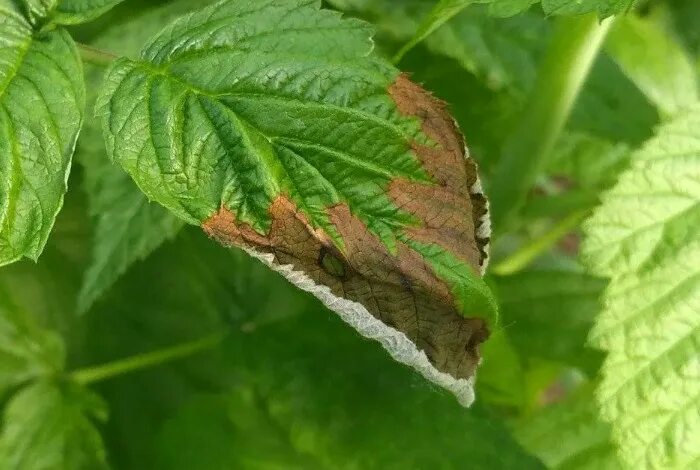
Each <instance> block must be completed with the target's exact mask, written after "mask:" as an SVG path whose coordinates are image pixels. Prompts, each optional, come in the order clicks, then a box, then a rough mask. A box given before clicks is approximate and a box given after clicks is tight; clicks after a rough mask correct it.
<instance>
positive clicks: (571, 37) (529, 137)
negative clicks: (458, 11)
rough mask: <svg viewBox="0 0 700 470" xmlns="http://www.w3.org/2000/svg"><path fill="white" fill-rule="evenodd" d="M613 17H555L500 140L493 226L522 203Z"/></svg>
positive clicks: (502, 222)
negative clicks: (515, 118)
mask: <svg viewBox="0 0 700 470" xmlns="http://www.w3.org/2000/svg"><path fill="white" fill-rule="evenodd" d="M611 25H612V19H607V20H604V21H603V22H599V20H598V18H597V16H596V15H595V14H590V15H585V16H579V17H563V18H560V19H559V20H558V22H557V24H556V26H555V31H554V34H553V36H552V40H551V43H550V47H549V49H548V50H547V53H546V54H545V57H544V59H543V61H542V63H541V65H540V68H539V72H538V76H537V81H536V83H535V86H534V89H533V91H532V93H531V94H530V97H529V99H528V102H527V104H526V106H525V108H524V111H523V113H522V116H521V118H520V120H519V122H518V124H517V126H516V128H515V129H514V131H513V132H512V133H511V135H510V137H508V138H507V139H506V141H505V144H504V146H503V151H502V154H501V161H500V163H499V166H498V168H497V170H496V173H495V175H494V178H493V180H492V184H491V187H490V190H489V194H490V198H491V207H492V222H493V224H494V225H495V226H496V229H497V230H500V231H501V233H502V232H503V226H504V225H507V223H508V222H509V219H510V218H511V217H512V216H513V215H514V214H515V213H516V212H517V211H518V210H519V209H520V208H521V207H522V205H523V203H524V201H525V199H526V197H527V194H528V192H529V191H530V189H531V188H532V187H533V185H534V184H535V181H536V178H537V176H538V175H539V174H540V172H541V171H542V169H543V168H544V167H545V165H546V163H547V160H548V158H549V156H550V154H551V152H552V148H553V147H554V144H555V143H556V141H557V139H558V138H559V136H560V134H561V132H562V130H563V129H564V126H565V124H566V122H567V120H568V119H569V115H570V114H571V110H572V108H573V105H574V103H575V102H576V98H577V97H578V95H579V93H580V91H581V88H582V86H583V84H584V82H585V80H586V77H587V76H588V74H589V72H590V69H591V66H592V65H593V62H594V60H595V58H596V56H597V55H598V52H599V50H600V48H601V46H602V44H603V41H604V39H605V36H606V34H607V33H608V30H609V29H610V26H611Z"/></svg>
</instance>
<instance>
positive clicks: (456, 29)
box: [331, 0, 549, 140]
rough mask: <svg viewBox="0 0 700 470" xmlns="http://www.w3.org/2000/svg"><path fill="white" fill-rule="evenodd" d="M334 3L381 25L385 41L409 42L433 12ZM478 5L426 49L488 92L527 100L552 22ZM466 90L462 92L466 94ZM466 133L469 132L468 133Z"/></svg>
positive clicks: (418, 3)
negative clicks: (466, 73)
mask: <svg viewBox="0 0 700 470" xmlns="http://www.w3.org/2000/svg"><path fill="white" fill-rule="evenodd" d="M331 3H333V4H334V5H336V6H337V7H338V8H342V9H349V10H350V11H351V12H352V13H353V14H356V15H357V14H359V15H361V16H362V17H363V18H365V19H367V20H369V21H371V22H373V23H375V24H377V27H378V29H379V32H380V33H383V35H384V36H386V37H387V41H384V42H389V40H392V41H400V42H406V41H409V40H410V39H411V37H412V35H413V34H414V31H415V30H416V29H417V28H419V27H420V23H419V22H420V20H421V19H422V18H423V17H425V16H426V15H428V14H429V11H430V9H429V6H430V4H429V2H425V1H422V0H407V1H403V2H400V3H397V2H394V1H392V0H373V1H367V0H357V1H354V2H342V1H339V0H333V1H332V2H331ZM476 3H477V2H474V5H471V6H470V7H469V8H465V9H463V10H462V11H461V12H459V13H458V14H456V15H455V16H454V17H453V18H451V19H450V20H449V21H448V22H447V23H445V24H443V25H442V26H441V27H439V28H437V29H436V30H435V31H434V33H433V34H431V35H430V36H429V37H427V38H425V46H426V47H427V48H428V49H429V50H430V51H431V52H433V53H434V54H436V55H440V56H446V57H451V58H453V59H455V60H456V61H457V62H459V64H460V65H461V66H462V67H464V68H465V69H466V70H468V71H470V72H472V73H474V74H475V75H477V76H478V77H479V78H481V79H482V80H483V82H484V84H485V85H486V86H488V87H489V88H492V89H494V90H501V89H504V90H506V91H508V92H511V93H512V94H514V95H516V96H518V97H519V98H522V95H523V94H524V92H525V91H527V90H528V89H529V88H530V87H531V85H532V82H533V81H534V78H535V74H536V71H537V62H538V61H539V57H540V56H541V54H542V53H543V51H544V46H545V45H546V42H547V39H548V37H549V25H548V22H547V21H545V19H544V17H543V16H542V15H541V14H537V13H535V12H528V13H525V14H523V15H519V16H517V17H513V18H505V19H504V18H493V17H491V16H490V14H489V8H488V6H486V5H478V4H476ZM493 5H494V4H491V5H489V6H493ZM414 55H416V51H412V53H411V54H409V55H408V56H406V57H405V58H404V59H403V60H402V62H401V63H402V66H405V65H408V64H410V63H411V59H412V57H411V56H414ZM426 60H435V58H432V57H431V58H430V59H426ZM418 65H419V66H420V67H419V68H416V67H414V69H415V70H413V71H414V72H415V73H416V74H422V73H430V72H431V71H432V69H433V67H425V63H418ZM438 72H439V71H438ZM465 88H466V87H465ZM465 91H466V89H461V90H460V92H462V93H464V92H465ZM510 101H511V106H514V105H517V104H519V103H518V102H516V103H512V98H511V99H510ZM450 104H452V105H453V109H454V112H456V113H459V112H461V111H462V110H461V109H460V108H461V107H458V106H456V104H455V102H454V101H450ZM465 130H466V131H469V129H468V128H467V129H465ZM467 137H469V135H468V136H467ZM470 140H471V139H470Z"/></svg>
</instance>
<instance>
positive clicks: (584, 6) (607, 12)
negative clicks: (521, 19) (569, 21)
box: [542, 0, 638, 18]
mask: <svg viewBox="0 0 700 470" xmlns="http://www.w3.org/2000/svg"><path fill="white" fill-rule="evenodd" d="M636 3H638V0H585V1H581V0H542V9H543V10H544V12H545V13H546V14H548V15H582V14H584V13H591V12H595V13H598V15H599V16H600V17H601V18H607V17H608V16H612V15H617V14H620V13H626V12H628V11H630V10H631V9H632V7H634V6H635V4H636Z"/></svg>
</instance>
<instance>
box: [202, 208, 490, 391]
mask: <svg viewBox="0 0 700 470" xmlns="http://www.w3.org/2000/svg"><path fill="white" fill-rule="evenodd" d="M269 211H270V219H271V224H270V229H269V231H268V233H267V234H265V235H260V234H258V233H257V232H251V231H252V229H251V228H250V226H248V225H247V224H242V223H237V222H236V220H235V216H234V214H233V213H232V212H230V211H229V210H227V209H225V208H222V209H220V210H219V211H218V212H217V213H216V214H215V215H213V216H212V217H211V218H209V219H208V220H207V221H205V222H204V224H203V228H204V230H205V231H206V233H207V234H209V235H210V236H211V237H213V238H215V239H216V240H217V241H219V242H220V243H222V244H224V245H226V246H239V247H247V248H252V249H254V250H256V251H259V252H262V253H271V254H273V255H274V258H275V262H276V263H278V264H280V265H288V264H290V265H292V266H294V268H295V270H298V271H302V272H304V273H305V274H306V275H307V276H309V277H310V278H311V279H312V280H314V282H316V283H318V284H323V285H326V286H328V287H329V288H330V289H331V291H332V292H333V293H334V294H335V295H337V296H339V297H343V298H345V299H348V300H351V301H354V302H358V303H361V304H362V305H364V306H365V308H367V310H368V311H369V312H370V313H371V314H372V315H374V316H375V317H376V318H378V319H380V320H381V321H382V322H384V323H385V324H387V325H389V326H391V327H393V328H396V329H397V330H399V331H402V332H403V333H405V334H406V335H407V336H408V337H409V338H410V339H411V340H412V341H414V342H415V344H416V346H417V347H418V348H419V349H421V350H423V351H425V353H426V355H427V356H428V358H429V360H430V361H431V362H432V363H433V365H435V367H436V368H438V369H439V370H441V371H443V372H446V373H449V374H451V375H452V376H454V377H458V378H467V377H470V376H471V375H473V373H474V370H475V368H476V366H477V364H478V361H479V344H480V343H481V342H482V341H483V340H484V339H485V338H486V337H487V336H488V329H487V328H486V325H485V323H484V322H483V321H482V320H479V319H469V318H464V317H462V316H461V315H460V314H459V313H458V311H457V308H456V305H455V302H454V299H453V297H452V295H451V293H450V291H449V288H448V287H447V285H446V284H445V283H444V282H443V281H442V280H440V279H438V278H437V276H436V275H435V273H434V272H433V271H432V269H431V268H430V267H429V266H428V265H427V264H426V263H425V261H424V260H423V258H422V257H421V255H419V254H418V253H417V252H415V251H414V250H412V249H410V248H409V247H408V246H406V245H405V244H403V243H400V242H399V243H398V245H397V252H396V254H392V253H390V252H389V251H388V249H387V248H386V246H384V244H383V243H382V242H381V241H380V240H379V239H378V238H377V237H376V236H375V235H373V234H372V233H371V232H370V231H369V230H368V229H367V227H366V226H365V224H364V223H363V222H362V221H361V220H360V219H359V218H357V217H356V216H354V215H353V214H352V213H351V211H350V209H349V208H348V206H347V205H345V204H338V205H335V206H332V207H330V208H329V209H328V215H329V218H330V220H331V222H332V223H333V225H334V226H335V227H336V228H337V230H338V233H339V234H340V236H341V237H342V239H343V242H344V249H343V250H342V251H341V250H339V249H338V248H336V247H335V246H334V245H333V243H332V242H331V241H330V239H329V238H328V237H327V236H326V235H325V234H324V233H323V232H322V231H321V230H318V229H314V228H313V227H312V226H311V224H309V222H308V220H307V219H306V217H305V216H304V215H303V214H301V213H300V212H299V211H298V209H297V208H296V207H295V205H294V203H293V202H292V201H291V200H289V198H287V197H286V196H283V195H282V196H279V197H278V198H277V199H275V201H274V202H273V203H272V205H271V206H270V210H269ZM324 256H332V257H334V258H335V260H334V263H333V266H338V265H336V264H335V261H337V262H338V263H340V266H342V269H340V270H336V269H328V266H327V265H325V266H324V263H323V262H322V259H323V257H324Z"/></svg>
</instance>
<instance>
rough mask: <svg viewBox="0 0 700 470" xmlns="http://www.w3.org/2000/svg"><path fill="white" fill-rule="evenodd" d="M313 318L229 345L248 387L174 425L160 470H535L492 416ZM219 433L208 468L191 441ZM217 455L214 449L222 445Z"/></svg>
mask: <svg viewBox="0 0 700 470" xmlns="http://www.w3.org/2000/svg"><path fill="white" fill-rule="evenodd" d="M318 315H319V312H318V311H315V312H309V313H307V314H305V315H303V316H300V317H296V318H294V319H292V320H289V321H286V322H280V323H277V324H275V325H270V326H269V327H268V328H265V329H264V330H260V331H256V332H254V333H250V334H241V335H237V336H236V337H235V338H233V339H232V341H230V342H229V348H230V354H231V362H232V363H233V364H234V367H235V368H236V369H237V370H239V371H241V372H243V376H242V377H241V379H242V380H241V381H240V382H239V383H243V384H244V385H238V386H234V388H233V390H232V391H231V392H229V393H228V395H227V397H228V398H227V399H225V400H223V399H220V398H219V399H217V398H216V397H214V398H213V399H210V400H208V406H206V408H208V411H207V414H206V415H204V414H198V413H197V414H195V413H194V411H195V410H196V409H202V407H203V405H202V403H203V402H204V400H206V399H205V398H204V397H200V398H199V399H198V400H197V401H195V403H193V404H192V405H191V406H188V407H186V408H184V409H183V410H182V412H181V414H179V415H178V416H176V417H175V419H173V420H172V421H170V422H169V423H168V424H167V425H166V426H165V427H164V429H163V434H162V435H161V436H160V439H159V441H160V446H159V449H160V453H161V456H160V463H161V465H160V466H157V467H156V468H163V469H166V468H168V469H170V468H173V469H178V468H183V469H184V468H216V467H222V468H229V467H231V468H263V469H267V468H277V467H276V466H275V464H279V461H280V460H281V459H284V458H289V459H290V464H291V466H292V468H294V464H296V465H297V466H301V468H326V469H356V468H368V469H370V468H371V469H374V468H377V469H379V468H407V469H409V468H410V469H412V468H443V469H458V468H464V467H465V466H467V467H469V468H487V467H488V468H494V469H499V468H504V469H505V468H518V469H529V468H541V465H540V464H539V462H537V461H536V460H535V459H533V458H531V457H529V456H527V455H526V454H524V453H523V452H522V451H521V450H520V449H519V448H518V446H517V445H515V443H514V442H513V440H512V438H511V437H510V436H509V435H508V434H507V433H506V432H505V429H504V428H503V427H502V425H501V424H500V423H498V422H497V421H495V420H494V418H493V417H492V416H491V415H490V414H489V413H488V412H485V411H484V410H483V409H482V408H479V407H475V408H474V409H472V410H469V412H458V411H457V409H454V408H453V407H454V406H455V405H454V404H453V403H452V401H451V400H450V399H449V397H447V396H445V395H444V394H440V393H436V391H435V390H431V389H430V388H429V387H426V385H425V384H421V383H417V382H416V381H415V377H414V376H413V375H412V374H411V373H410V372H409V371H408V370H407V369H405V368H402V367H400V366H398V365H397V364H392V363H391V362H390V361H389V360H388V359H387V358H386V357H385V356H384V355H383V354H382V353H381V351H380V349H379V348H378V347H366V346H367V345H366V344H363V342H362V341H361V340H360V339H359V338H357V337H356V336H355V335H352V334H349V332H348V331H345V330H344V328H343V327H342V325H341V324H340V322H339V321H338V320H337V319H334V318H325V315H323V314H321V315H322V316H321V317H318ZM288 338H295V340H294V341H293V342H290V341H289V340H288ZM329 357H333V360H331V361H329V360H328V358H329ZM335 361H338V362H337V363H336V362H335ZM338 364H343V366H342V367H339V366H338ZM216 410H218V411H216ZM397 422H399V423H402V426H401V432H397V431H396V423H397ZM221 430H226V431H227V432H228V433H229V435H231V440H230V441H229V442H228V444H229V447H228V449H227V450H225V451H224V450H223V449H222V452H220V453H218V454H217V455H216V456H217V457H220V458H221V460H217V461H216V464H214V463H213V462H212V458H213V457H212V455H211V452H209V451H208V450H207V448H206V447H202V446H201V445H199V442H201V440H200V439H199V438H198V437H197V435H200V436H201V435H202V434H204V435H207V434H216V433H217V432H220V431H221ZM251 430H253V431H252V432H251ZM253 435H264V436H267V438H266V439H263V440H261V439H251V437H252V436H253ZM173 442H176V443H177V445H172V443H173ZM210 442H211V441H210ZM217 442H218V445H217ZM213 446H215V448H217V447H218V448H221V443H220V441H219V439H216V440H214V441H213ZM436 449H439V452H436ZM309 461H311V463H304V462H309ZM254 463H256V464H258V466H257V467H254V466H253V464H254ZM285 468H286V467H285Z"/></svg>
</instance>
